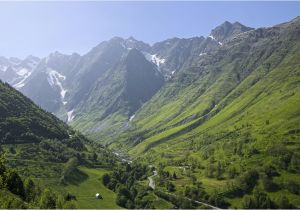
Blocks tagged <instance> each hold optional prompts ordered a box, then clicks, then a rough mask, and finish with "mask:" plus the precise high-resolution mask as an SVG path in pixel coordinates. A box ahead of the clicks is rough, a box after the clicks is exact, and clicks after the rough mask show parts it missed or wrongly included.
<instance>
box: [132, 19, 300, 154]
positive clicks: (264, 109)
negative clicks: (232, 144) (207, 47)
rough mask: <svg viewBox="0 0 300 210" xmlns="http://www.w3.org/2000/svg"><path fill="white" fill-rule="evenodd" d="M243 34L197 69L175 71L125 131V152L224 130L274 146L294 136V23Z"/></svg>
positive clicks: (296, 100)
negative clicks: (127, 142)
mask: <svg viewBox="0 0 300 210" xmlns="http://www.w3.org/2000/svg"><path fill="white" fill-rule="evenodd" d="M243 36H245V37H238V38H236V39H235V40H232V41H231V42H230V43H228V45H227V46H224V49H220V50H219V51H218V52H216V53H215V54H214V56H215V57H218V58H219V59H218V60H216V62H211V63H210V64H207V65H205V64H203V62H204V61H201V60H200V61H199V64H198V65H203V67H197V68H198V69H197V70H195V69H196V67H194V68H190V69H187V70H186V71H185V72H182V73H181V74H179V75H178V77H177V78H174V80H173V81H171V82H170V83H169V84H167V85H166V86H165V87H164V88H163V89H162V90H161V91H160V92H159V93H158V94H156V95H155V96H154V98H153V99H152V100H151V101H150V102H148V103H147V104H145V105H144V107H143V108H142V109H141V111H140V112H139V113H138V115H137V117H136V119H135V121H134V122H133V123H134V128H133V129H132V131H131V134H129V136H130V138H129V139H130V140H131V143H132V142H134V144H135V145H136V146H135V147H134V148H133V149H132V150H131V153H132V154H139V153H143V152H147V151H148V150H149V149H151V148H155V147H156V146H157V145H160V144H162V143H165V142H167V143H171V142H173V141H174V142H176V146H178V144H183V145H185V144H186V145H187V144H189V143H186V142H187V141H190V140H193V139H195V140H199V141H200V140H204V141H206V142H208V141H210V140H212V139H214V138H208V136H209V135H214V136H218V135H220V136H219V137H218V138H220V139H224V138H226V135H227V136H230V135H229V134H228V132H232V133H237V135H239V136H244V135H248V133H250V135H251V136H253V139H255V140H262V141H267V140H268V139H269V140H270V139H272V142H273V143H274V141H283V139H288V138H289V137H290V136H293V135H295V134H293V133H295V132H296V133H297V129H299V126H300V125H299V123H297V122H299V111H300V110H299V104H300V101H299V88H300V83H299V80H300V75H299V72H300V63H299V60H300V54H299V52H300V44H299V21H297V20H296V21H294V22H291V23H288V24H283V25H280V26H278V27H274V28H268V29H262V30H260V29H259V30H255V31H251V32H249V34H246V35H243ZM253 37H258V38H255V39H254V38H253ZM209 59H214V58H207V60H206V62H209ZM201 68H202V69H203V70H202V71H199V70H201ZM183 78H184V79H186V80H187V81H185V82H184V81H182V80H181V79H183ZM191 80H193V81H191ZM180 84H181V87H180ZM184 86H185V87H184ZM223 132H224V133H225V134H226V135H225V134H224V135H225V136H223V137H222V133H223ZM235 138H236V137H235ZM184 140H186V141H184ZM140 142H141V143H140ZM168 146H170V145H168Z"/></svg>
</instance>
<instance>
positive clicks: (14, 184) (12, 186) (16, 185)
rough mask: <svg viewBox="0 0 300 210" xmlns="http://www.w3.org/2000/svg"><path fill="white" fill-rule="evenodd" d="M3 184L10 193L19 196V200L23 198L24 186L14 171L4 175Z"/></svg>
mask: <svg viewBox="0 0 300 210" xmlns="http://www.w3.org/2000/svg"><path fill="white" fill-rule="evenodd" d="M5 183H6V187H7V189H8V190H9V191H10V192H12V193H14V194H16V195H19V196H20V197H21V198H25V190H24V184H23V181H22V179H21V177H20V176H19V174H18V173H17V172H16V171H14V170H8V171H7V172H6V173H5Z"/></svg>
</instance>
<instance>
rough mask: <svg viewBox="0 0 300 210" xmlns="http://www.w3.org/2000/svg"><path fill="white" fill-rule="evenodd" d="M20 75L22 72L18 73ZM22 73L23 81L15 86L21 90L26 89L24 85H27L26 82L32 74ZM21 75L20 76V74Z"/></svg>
mask: <svg viewBox="0 0 300 210" xmlns="http://www.w3.org/2000/svg"><path fill="white" fill-rule="evenodd" d="M18 73H20V72H18ZM21 73H22V75H21V76H22V77H23V78H22V79H21V81H19V82H18V83H17V84H14V85H13V87H14V88H16V89H20V88H22V87H24V85H25V81H26V79H27V78H28V77H30V75H31V72H29V71H23V72H21ZM19 75H20V74H19Z"/></svg>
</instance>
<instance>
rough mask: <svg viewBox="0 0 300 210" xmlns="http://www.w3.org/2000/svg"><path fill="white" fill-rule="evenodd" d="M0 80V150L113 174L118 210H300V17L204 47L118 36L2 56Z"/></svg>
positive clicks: (219, 36) (214, 38)
mask: <svg viewBox="0 0 300 210" xmlns="http://www.w3.org/2000/svg"><path fill="white" fill-rule="evenodd" d="M0 79H1V80H3V81H5V82H7V83H9V84H4V83H2V82H1V83H0V90H1V92H0V119H1V122H0V134H1V135H0V137H1V139H0V140H1V142H2V144H7V145H9V144H13V145H14V144H20V145H22V144H27V143H30V144H33V145H35V146H33V148H35V147H38V150H37V151H38V152H36V154H38V155H39V156H38V157H40V158H41V159H44V160H51V161H53V159H55V161H56V164H60V163H65V162H66V161H68V160H70V159H71V158H72V157H73V156H76V158H78V160H80V161H81V163H83V164H85V165H86V166H89V167H90V166H93V167H95V165H99V164H102V165H105V166H106V167H107V166H108V165H110V164H113V165H114V167H115V168H114V169H113V170H116V171H114V172H113V173H111V174H110V175H107V176H106V180H103V183H102V184H103V185H105V186H106V187H107V188H109V189H110V190H113V191H114V192H116V194H117V198H118V199H117V201H116V203H117V204H118V205H119V206H121V207H125V208H134V207H137V208H152V207H153V206H151V205H152V204H153V205H154V207H158V208H166V207H167V208H172V206H174V205H175V207H180V208H192V207H193V208H194V207H195V208H196V207H199V206H195V202H191V201H192V200H196V201H197V202H200V203H201V202H202V204H203V202H204V205H206V204H209V205H214V206H217V207H222V208H226V207H231V208H253V209H254V208H277V207H278V208H279V207H280V208H292V207H298V208H299V206H300V203H299V194H300V191H299V186H300V182H299V173H300V153H299V151H300V150H299V149H300V147H299V139H300V124H299V122H300V106H299V104H300V18H299V17H297V18H295V19H293V20H291V21H289V22H286V23H281V24H278V25H275V26H272V27H263V28H257V29H254V28H251V27H247V26H244V25H242V24H241V23H238V22H235V23H230V22H228V21H226V22H224V23H223V24H221V25H220V26H217V27H216V28H215V29H213V30H212V31H211V33H210V34H209V36H207V37H203V36H200V37H192V38H171V39H167V40H165V41H161V42H157V43H154V44H153V45H149V44H147V43H144V42H142V41H138V40H136V39H134V38H133V37H129V38H127V39H124V38H120V37H114V38H112V39H110V40H108V41H104V42H101V43H100V44H99V45H97V46H96V47H94V48H93V49H91V50H90V51H89V52H88V53H86V54H84V55H79V54H77V53H73V54H72V55H64V54H61V53H59V52H54V53H51V54H50V55H49V56H47V57H46V58H37V57H34V56H29V57H27V58H25V59H24V60H21V59H17V58H4V57H1V58H0ZM18 91H20V92H21V93H20V92H18ZM22 94H24V95H25V96H27V97H28V98H27V97H25V96H23V95H22ZM31 100H32V101H33V102H35V103H36V104H37V105H38V106H37V105H35V104H34V103H33V102H32V101H31ZM44 110H45V111H44ZM51 113H52V114H54V115H56V116H57V117H58V118H60V120H59V119H57V118H56V117H55V116H53V115H52V114H51ZM63 121H64V122H66V123H68V124H69V126H68V125H66V124H65V123H64V122H63ZM70 126H71V127H72V128H71V127H70ZM75 130H79V131H80V132H82V133H83V134H86V135H87V136H88V137H89V138H90V139H91V140H94V141H93V142H94V143H95V142H97V143H99V142H100V143H101V144H102V145H101V146H100V145H98V144H96V143H95V144H96V145H93V143H92V141H89V140H88V139H86V138H85V137H84V136H83V135H82V134H80V133H79V132H76V131H75ZM36 145H38V146H36ZM103 145H105V146H103ZM22 148H23V147H21V151H22ZM24 148H26V149H25V151H26V154H27V153H30V151H31V150H32V148H31V147H30V148H29V147H24ZM49 148H50V149H49ZM61 148H64V149H65V150H66V151H67V152H64V151H63V150H62V149H61ZM99 148H101V152H100V153H99V155H100V156H101V158H97V154H98V153H97V154H96V152H98V149H99ZM103 148H104V150H103ZM5 149H6V150H8V151H9V148H5ZM110 150H113V151H114V153H110V152H109V151H110ZM40 151H42V152H40ZM113 154H115V155H113ZM121 154H129V155H130V157H131V159H130V160H129V159H126V158H124V157H123V156H122V155H121ZM15 156H16V155H13V157H15ZM24 157H25V156H24ZM26 158H28V154H27V156H26V157H25V159H26ZM114 158H116V159H117V158H120V161H121V162H123V163H125V164H123V166H122V164H119V165H115V159H114ZM110 159H113V160H112V161H111V160H110ZM132 159H133V160H134V161H135V162H134V164H131V163H132V162H131V160H132ZM128 163H130V164H128ZM137 163H138V164H140V163H141V164H145V165H146V166H145V165H144V166H140V165H138V164H137ZM20 165H21V164H20ZM55 167H56V166H55ZM57 167H58V168H60V169H59V170H62V169H61V166H57ZM120 168H121V169H120ZM56 170H57V171H58V169H56ZM84 170H87V171H88V172H89V173H96V172H95V171H93V170H90V169H84ZM151 170H152V171H151ZM77 172H78V171H77ZM97 172H98V171H97ZM51 173H52V172H51ZM151 173H153V175H151V176H150V175H149V174H151ZM79 176H80V175H79ZM91 176H93V175H91ZM123 176H124V177H127V178H128V177H130V178H128V179H127V178H125V179H123V178H124V177H123ZM122 177H123V178H122ZM137 177H138V178H137ZM154 177H156V178H155V183H157V188H155V186H154V185H153V182H154V181H153V180H154ZM63 178H65V177H63ZM145 179H148V180H149V182H150V183H152V184H150V183H149V185H147V184H146V186H144V185H145V183H144V182H143V181H142V180H145ZM63 180H65V179H63ZM95 180H96V179H95ZM95 180H94V181H95ZM137 181H138V184H136V182H137ZM140 181H141V182H140ZM81 182H83V183H84V181H82V180H81V181H80V183H81ZM76 183H77V182H76ZM98 184H99V183H98ZM99 186H100V184H99ZM120 186H123V187H124V188H122V187H121V188H120ZM141 186H143V187H145V188H147V189H144V190H140V187H141ZM135 187H136V188H135ZM149 187H150V188H151V190H149ZM127 188H128V189H127ZM141 188H142V187H141ZM154 188H155V189H154ZM165 188H166V189H165ZM72 189H74V188H71V190H72ZM216 189H217V190H216ZM137 191H139V192H137ZM140 192H142V193H140ZM174 192H175V194H176V195H175V194H174ZM76 193H78V192H76ZM138 193H140V194H138ZM147 193H148V194H147ZM172 193H173V194H172ZM282 194H284V195H285V196H286V197H285V198H283V197H282ZM113 195H114V194H113ZM148 195H149V197H151V196H152V197H155V198H156V199H148V201H149V200H150V201H151V202H153V200H157V199H162V200H159V202H164V205H163V206H160V204H159V205H157V206H155V204H154V203H155V202H154V203H151V202H150V203H151V205H150V203H147V202H146V201H145V200H147V198H145V197H147V196H148ZM182 195H184V196H183V197H185V198H188V199H187V200H182V202H181V201H180V202H178V199H177V197H176V196H181V197H180V198H182ZM172 196H175V197H172ZM136 198H138V199H137V200H135V199H136ZM287 198H288V199H287ZM79 199H80V198H79ZM144 199H145V200H144ZM144 201H145V202H144ZM289 201H290V202H291V204H290V203H289ZM198 204H199V203H198ZM95 206H97V204H95ZM95 206H94V207H95ZM83 207H85V206H83ZM113 207H115V206H113ZM202 207H203V206H202ZM204 207H207V206H204Z"/></svg>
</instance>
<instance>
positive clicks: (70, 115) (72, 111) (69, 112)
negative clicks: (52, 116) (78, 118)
mask: <svg viewBox="0 0 300 210" xmlns="http://www.w3.org/2000/svg"><path fill="white" fill-rule="evenodd" d="M73 113H74V109H72V110H71V111H68V112H67V116H68V119H67V122H71V121H72V120H73V119H74V117H75V115H74V114H73Z"/></svg>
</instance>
